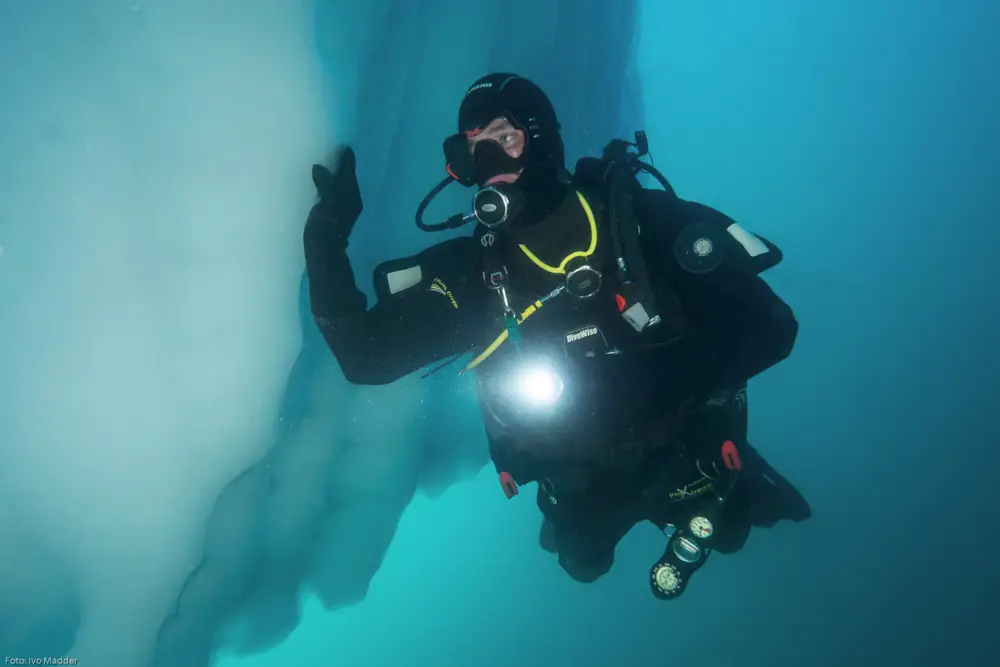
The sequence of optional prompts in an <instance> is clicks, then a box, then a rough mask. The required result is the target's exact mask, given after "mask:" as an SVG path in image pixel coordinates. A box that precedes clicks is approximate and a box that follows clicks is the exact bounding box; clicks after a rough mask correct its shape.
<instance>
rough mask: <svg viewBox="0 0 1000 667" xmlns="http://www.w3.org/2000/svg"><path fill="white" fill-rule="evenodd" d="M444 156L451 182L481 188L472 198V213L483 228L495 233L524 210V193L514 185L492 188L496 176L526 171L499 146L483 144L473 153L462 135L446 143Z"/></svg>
mask: <svg viewBox="0 0 1000 667" xmlns="http://www.w3.org/2000/svg"><path fill="white" fill-rule="evenodd" d="M444 155H445V160H446V161H447V164H448V166H447V170H448V174H449V175H450V176H451V177H452V178H454V179H455V180H456V181H458V182H459V183H461V184H462V185H464V186H466V187H472V186H473V185H478V186H479V190H478V191H477V192H476V194H475V195H473V197H472V213H473V215H474V216H475V218H476V220H477V221H479V223H480V224H482V225H483V226H484V227H486V228H488V229H496V228H498V227H500V226H502V225H503V224H504V223H507V222H509V221H511V220H514V219H515V218H517V216H518V215H519V214H520V213H521V211H522V210H523V209H524V198H525V196H524V192H523V191H522V190H521V188H519V187H518V186H517V185H516V184H515V183H495V184H490V181H491V180H492V179H494V178H496V177H497V176H501V175H503V174H514V173H519V172H521V171H522V169H523V167H522V164H521V160H519V159H517V158H512V157H511V156H510V155H508V154H507V152H506V151H505V150H504V149H503V147H502V146H500V144H499V143H497V142H496V141H492V140H488V141H480V142H477V143H476V145H475V147H474V148H473V150H472V151H470V150H469V139H468V137H467V136H466V135H465V134H463V133H459V134H456V135H453V136H451V137H448V138H447V139H446V140H445V142H444Z"/></svg>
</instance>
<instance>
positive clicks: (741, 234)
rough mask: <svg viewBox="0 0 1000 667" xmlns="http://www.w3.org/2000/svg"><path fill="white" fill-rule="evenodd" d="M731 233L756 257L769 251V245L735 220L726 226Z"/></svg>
mask: <svg viewBox="0 0 1000 667" xmlns="http://www.w3.org/2000/svg"><path fill="white" fill-rule="evenodd" d="M726 231H727V232H729V235H730V236H732V237H733V238H734V239H736V240H737V241H739V243H740V245H741V246H743V249H744V250H746V251H747V254H748V255H750V256H751V257H756V256H757V255H763V254H764V253H765V252H768V249H767V245H765V243H764V242H763V241H761V240H760V239H759V238H757V237H756V236H754V235H753V234H752V233H750V232H748V231H747V230H745V229H743V228H742V227H740V226H739V225H738V224H736V223H735V222H734V223H733V224H731V225H729V227H727V228H726Z"/></svg>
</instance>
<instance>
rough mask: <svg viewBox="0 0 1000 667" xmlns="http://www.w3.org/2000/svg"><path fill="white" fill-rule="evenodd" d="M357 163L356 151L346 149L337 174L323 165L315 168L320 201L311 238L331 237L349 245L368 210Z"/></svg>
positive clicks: (315, 208) (310, 225)
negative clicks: (358, 175) (362, 197)
mask: <svg viewBox="0 0 1000 667" xmlns="http://www.w3.org/2000/svg"><path fill="white" fill-rule="evenodd" d="M356 164H357V158H356V156H355V155H354V151H353V150H352V149H351V148H350V147H349V146H344V147H342V148H341V149H339V150H338V151H337V155H336V157H335V159H334V167H333V171H331V170H330V169H328V168H327V167H325V166H323V165H321V164H314V165H313V168H312V179H313V183H314V184H315V185H316V195H317V196H318V197H319V201H318V202H317V203H316V205H315V206H313V207H312V211H310V212H309V218H308V220H307V221H306V231H305V233H306V234H307V235H310V234H319V235H323V236H327V235H330V236H332V237H333V238H335V239H337V240H340V241H343V242H344V243H345V244H346V242H347V239H348V237H350V235H351V230H352V229H354V223H356V222H357V221H358V216H360V215H361V211H362V209H363V208H364V206H363V204H362V201H361V190H360V188H358V177H357V175H356V174H355V167H356Z"/></svg>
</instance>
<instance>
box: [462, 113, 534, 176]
mask: <svg viewBox="0 0 1000 667" xmlns="http://www.w3.org/2000/svg"><path fill="white" fill-rule="evenodd" d="M465 135H466V136H467V137H468V139H469V152H470V153H472V154H475V150H476V144H478V143H479V142H481V141H494V142H496V143H497V144H499V145H500V148H502V149H503V152H504V153H506V154H507V155H508V156H509V157H511V158H513V159H515V160H516V159H518V158H520V157H521V155H522V154H523V153H524V144H525V141H524V131H523V130H519V129H517V128H516V127H514V126H513V125H511V123H510V121H508V120H507V119H506V118H494V119H493V120H492V121H491V122H490V124H489V125H487V126H486V127H484V128H482V129H481V130H480V129H478V128H477V129H475V130H472V131H470V132H466V133H465ZM521 171H522V169H518V170H517V171H513V172H509V173H503V174H497V175H496V176H493V177H491V178H490V179H489V180H488V181H487V182H486V185H493V184H495V183H513V182H514V181H516V180H517V179H518V177H519V176H520V175H521Z"/></svg>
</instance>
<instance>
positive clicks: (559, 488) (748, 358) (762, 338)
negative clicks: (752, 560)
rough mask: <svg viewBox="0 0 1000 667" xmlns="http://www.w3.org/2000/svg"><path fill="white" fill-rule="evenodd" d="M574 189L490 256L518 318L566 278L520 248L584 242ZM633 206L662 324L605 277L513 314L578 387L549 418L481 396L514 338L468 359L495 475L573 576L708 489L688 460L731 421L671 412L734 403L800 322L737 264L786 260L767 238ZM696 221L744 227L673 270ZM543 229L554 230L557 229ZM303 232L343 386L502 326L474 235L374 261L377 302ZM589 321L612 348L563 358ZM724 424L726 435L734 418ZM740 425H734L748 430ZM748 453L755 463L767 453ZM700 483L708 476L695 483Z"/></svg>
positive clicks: (321, 228)
mask: <svg viewBox="0 0 1000 667" xmlns="http://www.w3.org/2000/svg"><path fill="white" fill-rule="evenodd" d="M581 192H583V190H582V189H581ZM584 194H585V195H586V201H588V202H589V203H590V206H591V207H592V210H593V211H594V214H595V217H596V219H597V220H598V228H599V229H600V230H601V234H600V235H599V239H600V241H599V243H598V247H597V252H596V253H595V254H594V256H593V258H592V261H597V262H603V266H605V267H608V265H609V264H610V262H611V261H612V260H610V259H609V253H610V249H609V242H608V240H607V238H608V236H609V235H608V234H606V233H604V232H605V231H606V229H607V222H606V218H607V206H606V205H604V203H603V202H602V201H601V198H600V196H598V195H596V194H594V193H591V192H584ZM576 200H577V196H576V194H575V193H573V192H571V194H570V195H569V196H567V198H566V201H565V202H564V203H563V205H561V206H560V207H559V208H558V209H557V210H556V211H555V212H554V213H553V215H552V218H553V220H555V221H556V222H553V223H550V222H549V220H543V221H542V222H541V223H538V224H537V225H535V226H533V228H532V229H528V230H524V231H522V232H521V233H520V234H517V235H515V234H508V235H504V236H501V237H499V240H498V241H497V243H496V247H495V248H494V249H492V250H491V257H492V258H493V259H492V260H491V261H495V258H496V257H497V256H498V255H499V256H501V257H502V258H503V261H504V264H505V266H506V268H507V269H508V272H509V275H510V279H509V286H510V290H509V292H510V299H511V302H512V303H511V305H512V306H513V307H514V309H515V310H516V311H517V312H521V309H522V308H523V307H524V306H526V305H528V304H530V303H532V302H534V301H535V300H536V299H538V298H539V297H540V296H542V295H544V294H546V293H548V292H549V291H550V290H551V289H552V288H553V287H554V286H556V285H558V284H559V281H561V280H562V279H563V278H562V276H558V275H552V273H547V272H545V271H540V270H539V269H538V268H537V267H536V266H534V265H533V263H532V262H530V261H528V260H526V255H527V253H523V252H521V251H520V248H519V246H522V245H523V246H525V247H530V249H531V250H532V252H533V253H534V255H536V256H537V257H540V258H541V259H542V260H543V261H544V262H545V263H547V264H549V265H555V266H557V265H559V263H560V260H561V259H562V257H563V256H564V255H566V254H567V250H566V249H567V248H572V249H576V248H580V247H586V246H587V239H588V237H589V235H590V234H589V227H588V224H587V221H586V220H587V219H586V217H585V216H584V214H583V211H582V209H581V208H580V204H579V202H577V201H576ZM634 212H635V215H636V217H637V218H638V220H639V223H640V225H641V230H642V243H643V252H644V255H645V259H646V262H647V265H648V269H649V274H650V278H651V283H652V285H653V288H654V293H655V294H656V295H657V300H658V302H659V305H660V307H661V310H662V311H664V317H663V319H664V322H663V324H662V325H660V326H659V327H653V328H651V329H650V330H648V331H646V332H642V333H638V332H636V331H634V329H632V328H631V327H629V326H628V324H627V323H626V322H625V321H624V320H623V319H622V317H621V316H620V312H619V309H620V303H618V302H617V301H616V298H615V297H616V294H615V290H616V287H615V285H614V282H613V280H610V279H609V280H607V281H606V285H605V287H604V289H603V290H602V292H601V293H600V294H598V295H597V296H595V297H592V298H591V299H588V300H586V301H583V302H578V301H576V300H574V299H573V298H572V297H569V296H561V297H558V298H556V299H553V300H552V301H551V303H546V305H545V306H544V307H542V308H540V309H539V310H538V311H537V312H536V313H535V314H533V315H532V316H531V317H530V318H529V319H526V320H524V321H523V322H522V324H521V327H520V330H521V332H523V341H522V344H521V348H523V349H528V350H538V351H540V352H542V353H545V354H548V355H550V356H553V357H559V358H560V361H562V362H564V365H565V366H567V368H569V369H570V375H571V377H572V378H573V380H574V387H575V388H576V389H577V392H576V396H577V398H579V402H580V405H579V406H578V407H577V409H576V410H575V411H574V413H573V414H572V415H570V417H569V418H567V419H563V420H562V421H560V422H559V423H558V424H554V425H548V426H544V427H540V428H534V429H532V428H527V429H520V430H518V429H517V428H513V427H510V421H511V420H510V419H508V417H509V416H510V415H507V416H504V415H503V414H500V413H502V412H503V406H498V405H496V404H494V402H492V399H491V398H490V397H489V396H487V393H488V392H487V391H486V389H485V387H486V386H487V385H488V384H489V380H490V379H491V378H494V377H495V376H497V374H499V373H500V372H501V371H502V370H503V369H504V368H506V367H507V366H509V365H510V364H511V363H513V361H514V359H515V357H516V355H515V353H514V352H515V351H514V350H513V349H512V348H513V346H512V345H511V344H510V343H507V344H502V345H500V347H499V348H498V349H497V351H496V352H494V353H493V354H492V356H491V357H490V358H488V359H487V360H486V361H485V362H484V363H483V365H482V366H480V367H479V369H477V372H478V373H480V375H481V377H482V378H485V380H483V381H481V382H480V396H481V403H482V404H483V407H484V418H485V420H486V423H487V432H488V434H489V436H490V449H491V454H492V457H493V460H494V462H495V464H496V465H497V469H498V470H499V471H501V472H503V473H508V474H509V475H510V476H511V477H512V478H513V480H514V481H515V482H516V483H518V484H524V483H527V482H531V481H538V482H540V484H539V496H538V498H539V507H540V508H541V509H542V512H543V514H545V516H546V517H547V519H548V521H547V522H546V524H545V526H546V529H545V530H544V531H543V533H545V534H543V546H547V547H548V548H550V549H552V550H555V551H558V552H559V553H560V562H561V563H562V564H563V566H564V567H565V568H566V569H567V571H568V572H569V573H570V574H571V575H572V576H574V577H575V578H577V579H579V580H592V579H593V578H596V576H599V575H600V574H602V573H603V572H605V571H607V569H608V568H609V567H610V566H611V560H612V558H613V553H614V547H615V544H616V543H617V542H618V540H619V539H620V538H621V537H622V536H623V535H624V534H625V532H627V530H628V529H629V528H630V527H631V526H632V525H634V524H635V523H636V522H637V521H641V520H645V519H648V520H653V521H656V522H657V523H660V524H663V523H667V522H668V521H670V520H671V518H672V508H671V506H672V505H673V504H679V503H676V501H683V500H686V499H688V498H695V497H698V496H699V494H701V493H703V492H704V491H707V490H710V489H711V485H710V483H709V480H708V479H706V478H705V477H704V476H703V475H702V474H700V473H697V472H696V465H695V463H696V462H697V461H699V460H701V459H705V460H711V459H712V453H713V451H714V448H715V447H716V445H717V443H716V442H715V439H716V436H718V435H724V434H722V433H714V432H713V431H714V430H719V429H718V428H716V425H718V424H719V423H723V422H726V419H728V417H727V416H723V418H721V420H717V419H713V418H709V419H698V418H696V417H695V416H692V417H691V418H690V419H687V420H686V421H684V420H682V422H683V423H680V424H678V422H677V421H676V420H675V419H672V417H675V416H676V415H679V414H689V415H702V416H704V415H706V414H714V413H713V412H712V411H711V410H707V408H706V409H703V407H704V406H707V405H708V403H707V401H708V400H709V398H710V397H711V396H713V395H715V394H717V393H718V392H723V393H726V392H728V394H729V396H730V397H732V396H733V395H734V392H736V391H737V390H739V389H741V388H742V387H743V386H745V383H746V381H747V380H748V379H750V378H751V377H753V376H755V375H757V374H758V373H760V372H762V371H764V370H766V369H768V368H770V367H771V366H773V365H774V364H776V363H778V362H780V361H781V360H783V359H784V358H785V357H786V356H788V354H789V353H790V352H791V350H792V346H793V344H794V342H795V338H796V335H797V332H798V324H797V322H796V319H795V317H794V315H793V313H792V311H791V309H790V308H789V307H788V306H787V305H786V304H785V303H784V302H783V301H782V300H781V299H780V298H778V297H777V296H776V295H775V294H774V292H773V291H772V290H771V289H770V287H768V285H767V284H766V283H765V282H764V280H763V279H761V278H760V277H759V276H758V275H757V274H756V272H755V271H747V270H745V269H742V268H741V267H742V266H744V264H741V263H740V262H739V261H737V258H738V256H739V255H740V254H741V253H743V254H745V253H748V252H750V248H749V247H748V245H747V244H748V243H756V244H757V245H756V249H755V250H754V252H758V253H759V252H764V253H767V252H771V253H775V254H777V255H778V256H779V257H780V251H778V250H777V248H775V247H774V246H773V245H771V244H770V243H767V244H764V243H763V242H762V241H761V240H760V239H758V238H757V237H754V236H752V235H747V234H746V233H745V232H743V230H742V228H739V227H738V225H735V223H734V221H732V220H731V219H729V218H728V217H726V216H724V215H723V214H721V213H719V212H718V211H715V210H714V209H711V208H709V207H706V206H703V205H700V204H696V203H693V202H686V201H683V200H680V199H676V198H673V197H670V196H668V195H667V194H666V193H664V192H661V191H650V190H641V191H639V192H638V194H637V196H636V197H635V200H634ZM692 221H698V222H703V223H704V222H707V223H709V224H712V225H715V226H716V227H717V228H718V229H720V230H732V229H737V230H738V232H739V233H723V234H722V236H721V238H722V239H723V240H724V241H725V243H727V244H728V247H726V248H721V249H720V250H724V251H726V252H727V253H729V254H730V257H731V259H727V260H725V261H724V262H723V265H722V266H721V267H720V268H719V269H718V270H716V271H713V272H710V273H706V274H694V273H690V272H688V271H685V270H684V269H682V268H681V267H680V266H679V265H678V262H677V260H676V259H675V255H674V250H673V249H674V241H675V239H676V237H677V235H678V233H680V231H681V230H682V229H683V228H684V227H685V226H686V225H688V224H689V223H690V222H692ZM550 225H552V226H558V228H559V229H558V233H557V234H553V233H552V228H551V226H550ZM553 238H555V241H552V239H553ZM304 241H305V255H306V266H307V270H308V277H309V285H310V298H311V304H312V311H313V315H314V316H315V320H316V323H317V325H318V326H319V329H320V331H321V332H322V334H323V336H324V338H325V339H326V341H327V344H328V345H329V347H330V349H331V351H332V352H333V354H334V355H335V356H336V358H337V360H338V362H339V364H340V367H341V369H342V370H343V373H344V376H345V378H346V379H347V380H348V381H349V382H352V383H354V384H362V385H380V384H387V383H390V382H393V381H394V380H396V379H398V378H401V377H403V376H405V375H407V374H409V373H411V372H414V371H416V370H418V369H422V368H425V367H427V366H428V365H430V364H432V363H434V362H437V361H439V360H443V359H446V358H448V357H451V356H454V355H460V354H463V353H466V352H479V351H481V350H483V349H484V348H485V347H486V346H487V345H488V344H489V343H490V342H491V341H493V340H494V338H495V337H496V336H497V334H498V333H500V332H501V331H502V330H503V322H502V315H503V312H502V306H501V301H500V298H499V296H498V293H497V292H496V291H495V290H492V289H489V288H488V287H487V286H486V285H485V284H484V280H483V271H484V251H483V247H484V244H483V243H481V234H476V235H475V236H469V237H462V238H456V239H453V240H449V241H445V242H443V243H439V244H437V245H434V246H431V247H429V248H427V249H426V250H424V251H423V252H421V253H420V254H419V255H417V256H415V257H412V258H406V259H403V260H394V261H392V262H387V263H386V264H384V265H382V266H380V267H379V268H378V269H376V275H375V281H376V292H377V294H378V295H379V299H378V302H377V303H376V304H374V305H373V306H372V307H371V308H368V307H367V302H366V298H365V296H364V294H363V293H362V292H360V291H359V290H358V289H357V286H356V284H355V280H354V275H353V271H352V269H351V265H350V261H349V259H348V256H347V252H346V247H347V243H346V241H345V240H344V239H343V238H341V237H339V236H338V235H337V234H336V233H335V231H334V230H333V229H332V228H331V227H330V226H328V225H324V224H322V221H320V220H314V219H313V217H312V216H311V218H310V222H309V223H308V224H307V226H306V230H305V234H304ZM751 254H752V253H751ZM605 274H606V275H607V276H611V275H613V271H611V270H606V271H605ZM654 329H655V331H654ZM591 330H597V331H599V333H600V338H601V339H602V341H603V342H604V347H605V349H614V350H620V351H622V353H621V354H614V355H611V354H609V355H603V356H602V357H601V358H599V359H593V358H591V359H588V360H587V361H586V362H582V363H576V361H574V362H573V363H568V362H566V357H568V356H569V352H567V350H568V349H569V342H568V341H570V340H571V339H574V337H575V336H579V335H583V334H574V332H584V333H587V332H590V331H591ZM570 367H571V368H570ZM741 396H744V397H745V392H743V393H742V394H741ZM743 405H744V406H745V401H744V403H743ZM692 406H693V407H692ZM720 414H721V413H720ZM729 414H730V413H728V412H727V413H726V415H729ZM743 418H744V419H745V414H744V417H743ZM737 421H739V420H738V419H737ZM705 424H708V426H707V427H706V426H705ZM692 425H693V426H692ZM719 428H722V429H723V430H725V428H730V429H731V428H732V424H731V423H729V426H726V427H719ZM736 428H737V430H739V428H740V426H739V425H737V426H736ZM742 428H743V431H744V432H745V424H743V426H742ZM695 431H697V433H694V432H695ZM692 433H694V434H693V435H692ZM739 444H740V446H741V448H742V449H743V451H745V456H746V458H747V459H748V461H752V462H756V461H757V459H759V457H758V456H757V455H756V453H755V452H753V451H752V450H751V449H750V448H749V446H747V445H746V443H745V441H744V442H740V443H739ZM706 448H707V449H706ZM703 450H704V451H703ZM710 462H711V461H710ZM754 465H757V467H760V466H761V465H764V466H766V464H764V463H763V461H762V460H760V463H759V465H758V464H756V463H755V464H754ZM771 473H773V471H769V475H770V478H771V479H775V478H776V477H777V476H776V474H774V475H771ZM778 479H780V477H778ZM699 482H703V484H702V485H701V486H698V487H692V484H698V483H699ZM786 484H787V483H786ZM737 486H738V487H742V489H734V490H733V494H734V497H735V496H738V495H740V494H741V493H742V494H743V495H746V489H749V488H750V486H751V485H750V483H748V482H743V481H741V482H740V483H739V484H738V485H737ZM689 487H690V488H694V490H693V491H691V490H689ZM698 489H702V490H701V491H698ZM661 491H662V492H663V493H660V492H661ZM737 491H740V493H737ZM678 492H679V495H678ZM794 495H795V496H796V497H797V498H799V499H800V497H798V496H797V493H795V494H794ZM660 496H662V498H661V497H660ZM743 504H744V505H746V506H748V507H749V504H747V503H743ZM802 505H804V500H803V501H802ZM805 507H807V506H805ZM661 509H662V510H663V511H662V512H661V511H660V510H661ZM747 511H749V510H747ZM805 511H806V510H791V512H792V513H793V514H796V513H797V514H802V513H803V512H805ZM786 513H787V512H786ZM777 518H786V517H777ZM787 518H804V516H803V517H787ZM773 520H776V519H763V520H762V521H761V523H768V522H769V521H771V522H773ZM546 534H547V536H546Z"/></svg>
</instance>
